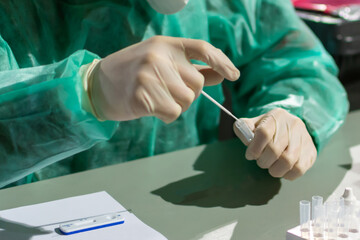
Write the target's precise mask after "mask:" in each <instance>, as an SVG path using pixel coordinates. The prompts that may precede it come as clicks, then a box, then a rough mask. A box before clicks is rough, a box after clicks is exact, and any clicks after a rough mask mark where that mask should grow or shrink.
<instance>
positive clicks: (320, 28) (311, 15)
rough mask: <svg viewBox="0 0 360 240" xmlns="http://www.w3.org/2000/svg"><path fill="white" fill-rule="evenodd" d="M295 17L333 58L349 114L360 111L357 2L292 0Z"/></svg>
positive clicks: (359, 12) (359, 7) (359, 15)
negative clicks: (298, 17) (346, 94)
mask: <svg viewBox="0 0 360 240" xmlns="http://www.w3.org/2000/svg"><path fill="white" fill-rule="evenodd" d="M292 2H293V4H294V6H295V8H296V12H297V14H298V15H299V16H300V18H301V19H303V20H304V22H305V23H306V24H307V25H308V26H309V27H310V28H311V29H312V30H313V32H314V33H315V34H316V35H317V36H318V38H319V39H320V40H321V41H322V43H323V44H324V46H325V48H326V49H327V50H328V51H329V52H330V54H331V55H332V56H333V57H334V59H335V61H336V63H337V65H338V67H339V70H340V74H339V78H340V81H341V82H342V83H343V85H344V86H345V88H346V90H347V92H348V96H349V101H350V111H353V110H356V109H360V0H292Z"/></svg>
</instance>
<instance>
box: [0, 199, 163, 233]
mask: <svg viewBox="0 0 360 240" xmlns="http://www.w3.org/2000/svg"><path fill="white" fill-rule="evenodd" d="M119 211H124V213H123V216H124V217H125V223H124V224H120V225H115V226H111V227H106V228H102V229H97V230H92V231H88V232H83V233H77V234H73V235H61V234H59V231H58V228H59V224H60V223H63V222H67V221H71V220H76V219H80V218H86V217H92V216H98V215H102V214H107V213H113V212H119ZM3 239H4V240H5V239H6V240H45V239H46V240H48V239H66V240H75V239H76V240H83V239H84V240H119V239H126V240H139V239H144V240H147V239H149V240H166V238H165V237H164V236H163V235H161V234H160V233H158V232H157V231H155V230H154V229H152V228H150V227H149V226H147V225H146V224H144V223H143V222H141V221H140V220H139V219H138V218H137V217H136V216H135V215H134V214H132V213H130V212H128V211H126V209H125V208H124V207H123V206H122V205H121V204H120V203H118V202H117V201H116V200H115V199H113V198H112V197H111V196H110V195H109V194H108V193H107V192H98V193H93V194H88V195H83V196H77V197H71V198H66V199H62V200H57V201H52V202H47V203H42V204H36V205H30V206H25V207H19V208H14V209H9V210H5V211H0V240H3Z"/></svg>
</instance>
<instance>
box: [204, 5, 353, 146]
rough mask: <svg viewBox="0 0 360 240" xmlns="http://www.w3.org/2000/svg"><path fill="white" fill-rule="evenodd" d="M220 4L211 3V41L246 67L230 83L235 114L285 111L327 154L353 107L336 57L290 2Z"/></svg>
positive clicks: (250, 115) (236, 62) (252, 115)
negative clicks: (304, 126)
mask: <svg viewBox="0 0 360 240" xmlns="http://www.w3.org/2000/svg"><path fill="white" fill-rule="evenodd" d="M220 2H221V1H220V0H219V1H218V0H210V1H209V5H208V8H209V17H208V19H209V24H210V38H211V39H212V41H213V42H215V44H217V45H218V46H220V47H221V48H222V49H223V50H224V51H225V52H226V54H227V55H228V56H230V57H231V58H232V60H233V61H234V63H235V64H236V65H237V66H238V67H239V68H240V71H241V77H240V79H239V80H238V81H237V82H236V83H233V84H232V83H229V86H230V89H231V91H232V93H233V94H232V96H233V108H234V111H235V113H236V114H237V115H238V116H247V117H255V116H258V115H261V114H264V113H266V112H268V111H270V110H272V109H274V108H278V107H281V108H284V109H286V110H288V111H289V112H290V113H292V114H294V115H296V116H298V117H300V118H301V119H302V120H303V121H304V122H305V124H306V126H307V129H308V131H309V133H310V135H311V136H312V137H313V139H314V142H315V145H316V146H317V149H318V150H320V149H322V148H323V146H324V145H325V144H326V142H327V141H328V140H329V138H330V137H331V136H332V135H333V134H334V133H335V131H336V130H337V129H338V128H339V127H340V126H341V124H342V123H343V122H344V119H345V117H346V114H347V112H348V108H349V106H348V105H349V104H348V100H347V95H346V92H345V90H344V88H343V86H342V85H341V84H340V82H339V80H338V79H337V77H336V75H337V67H336V65H335V63H334V61H333V60H332V58H331V57H330V56H329V54H328V53H327V52H326V51H325V50H324V48H323V47H322V45H321V43H320V42H319V41H318V39H317V38H316V37H315V36H314V34H313V33H312V32H311V31H310V30H309V29H308V28H307V27H306V26H305V24H304V23H303V22H302V21H301V20H300V19H299V18H298V17H297V15H296V13H295V11H294V9H293V6H292V4H291V3H290V1H278V0H260V1H252V0H241V1H225V2H226V4H223V6H220ZM213 10H215V11H213ZM216 11H218V12H219V11H220V12H222V15H218V14H215V12H216ZM223 16H226V17H223ZM224 37H225V38H224ZM224 42H226V44H224Z"/></svg>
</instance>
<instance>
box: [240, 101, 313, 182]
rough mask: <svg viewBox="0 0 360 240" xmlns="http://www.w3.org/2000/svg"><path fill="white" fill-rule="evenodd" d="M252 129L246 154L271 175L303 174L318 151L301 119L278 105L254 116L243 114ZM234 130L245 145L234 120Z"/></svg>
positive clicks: (292, 176)
mask: <svg viewBox="0 0 360 240" xmlns="http://www.w3.org/2000/svg"><path fill="white" fill-rule="evenodd" d="M243 120H244V121H245V122H246V123H247V125H248V126H249V127H250V129H252V130H253V132H254V139H253V140H252V141H251V142H250V143H249V144H248V148H247V150H246V154H245V157H246V159H248V160H256V162H257V165H258V166H259V167H261V168H264V169H269V173H270V174H271V175H272V176H273V177H284V178H286V179H289V180H294V179H296V178H298V177H300V176H302V175H303V174H304V173H305V172H306V171H307V170H308V169H309V168H310V167H311V166H312V165H313V164H314V162H315V160H316V157H317V151H316V148H315V145H314V143H313V141H312V138H311V136H310V135H309V133H308V131H307V129H306V127H305V124H304V122H303V121H302V120H301V119H300V118H298V117H296V116H294V115H292V114H290V113H288V112H287V111H285V110H284V109H281V108H277V109H274V110H272V111H270V112H268V113H266V114H263V115H261V116H258V117H255V118H243ZM234 132H235V134H236V135H237V136H238V137H239V138H240V139H241V140H242V141H243V143H244V144H246V145H247V142H246V141H245V139H244V137H243V136H242V135H241V133H240V131H239V130H238V129H237V128H236V126H235V124H234Z"/></svg>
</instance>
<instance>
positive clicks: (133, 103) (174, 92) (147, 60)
mask: <svg viewBox="0 0 360 240" xmlns="http://www.w3.org/2000/svg"><path fill="white" fill-rule="evenodd" d="M190 59H196V60H200V61H203V62H205V63H206V64H207V65H208V66H199V65H194V64H192V63H191V62H190ZM239 75H240V73H239V71H238V70H237V69H236V68H235V66H234V65H233V64H232V63H231V61H230V60H229V59H228V58H227V57H226V56H225V54H224V53H223V52H222V51H220V50H219V49H217V48H215V47H213V46H212V45H210V44H209V43H207V42H205V41H202V40H194V39H185V38H175V37H163V36H156V37H152V38H150V39H148V40H146V41H143V42H140V43H138V44H135V45H132V46H129V47H127V48H125V49H123V50H121V51H118V52H115V53H113V54H111V55H109V56H107V57H106V58H104V59H103V60H102V61H101V62H100V63H99V64H98V66H97V67H96V68H95V70H94V72H93V77H92V81H93V82H92V84H91V85H92V87H91V101H92V103H93V107H94V108H95V111H96V113H97V114H98V115H99V116H100V118H102V119H104V120H114V121H126V120H132V119H136V118H140V117H144V116H155V117H158V118H159V119H161V120H162V121H164V122H166V123H169V122H172V121H174V120H176V119H177V118H178V117H179V115H180V114H181V113H182V112H184V111H185V110H186V109H187V108H188V107H189V106H190V105H191V103H192V102H193V101H194V100H195V98H196V97H198V96H199V94H200V93H201V90H202V88H203V86H204V85H214V84H219V83H221V82H222V81H223V79H224V78H227V79H229V80H233V81H235V80H237V79H238V78H239Z"/></svg>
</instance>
